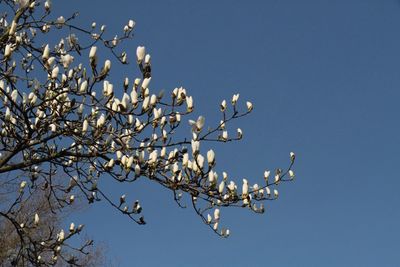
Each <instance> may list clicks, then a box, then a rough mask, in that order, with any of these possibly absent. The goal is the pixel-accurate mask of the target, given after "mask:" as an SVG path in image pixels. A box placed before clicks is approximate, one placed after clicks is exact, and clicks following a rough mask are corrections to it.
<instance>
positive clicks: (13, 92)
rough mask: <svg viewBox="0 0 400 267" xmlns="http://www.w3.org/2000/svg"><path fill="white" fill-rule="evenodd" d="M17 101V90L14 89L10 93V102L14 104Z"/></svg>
mask: <svg viewBox="0 0 400 267" xmlns="http://www.w3.org/2000/svg"><path fill="white" fill-rule="evenodd" d="M17 99H18V90H17V89H14V90H13V91H12V92H11V100H12V101H13V102H14V103H16V102H17Z"/></svg>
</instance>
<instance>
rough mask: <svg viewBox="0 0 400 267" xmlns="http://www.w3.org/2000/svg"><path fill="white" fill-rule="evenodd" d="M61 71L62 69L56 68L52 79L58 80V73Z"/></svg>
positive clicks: (52, 73)
mask: <svg viewBox="0 0 400 267" xmlns="http://www.w3.org/2000/svg"><path fill="white" fill-rule="evenodd" d="M59 71H60V69H59V68H58V66H56V67H55V68H54V69H53V70H52V71H51V78H52V79H56V78H57V76H58V72H59Z"/></svg>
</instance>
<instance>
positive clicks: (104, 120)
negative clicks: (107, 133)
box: [96, 114, 106, 128]
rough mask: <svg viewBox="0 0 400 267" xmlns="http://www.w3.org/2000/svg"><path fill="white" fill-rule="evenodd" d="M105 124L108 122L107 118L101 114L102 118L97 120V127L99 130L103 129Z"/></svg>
mask: <svg viewBox="0 0 400 267" xmlns="http://www.w3.org/2000/svg"><path fill="white" fill-rule="evenodd" d="M105 122H106V116H104V114H101V115H100V118H98V119H97V123H96V127H97V128H100V127H102V126H103V125H104V123H105Z"/></svg>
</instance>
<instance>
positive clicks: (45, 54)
mask: <svg viewBox="0 0 400 267" xmlns="http://www.w3.org/2000/svg"><path fill="white" fill-rule="evenodd" d="M49 56H50V47H49V45H48V44H47V45H46V46H45V47H44V50H43V54H42V59H43V61H44V62H45V61H47V60H48V59H49Z"/></svg>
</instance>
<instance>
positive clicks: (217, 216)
mask: <svg viewBox="0 0 400 267" xmlns="http://www.w3.org/2000/svg"><path fill="white" fill-rule="evenodd" d="M219 218H220V211H219V209H215V210H214V220H215V221H216V222H218V221H219Z"/></svg>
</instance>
